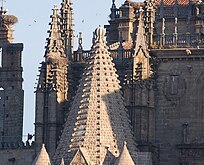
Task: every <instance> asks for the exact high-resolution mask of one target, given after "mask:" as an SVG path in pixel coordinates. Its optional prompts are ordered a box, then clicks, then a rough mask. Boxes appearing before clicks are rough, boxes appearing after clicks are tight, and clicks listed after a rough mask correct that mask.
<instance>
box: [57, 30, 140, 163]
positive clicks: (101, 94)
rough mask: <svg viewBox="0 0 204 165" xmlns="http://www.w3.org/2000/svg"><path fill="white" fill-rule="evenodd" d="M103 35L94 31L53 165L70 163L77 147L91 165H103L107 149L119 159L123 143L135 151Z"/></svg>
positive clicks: (115, 75) (118, 86)
mask: <svg viewBox="0 0 204 165" xmlns="http://www.w3.org/2000/svg"><path fill="white" fill-rule="evenodd" d="M104 36H105V30H104V29H103V28H101V27H99V28H98V29H96V31H95V36H94V43H93V46H92V48H91V55H90V59H89V62H88V64H87V67H86V68H85V72H84V74H83V77H82V80H81V82H80V85H79V88H78V90H77V93H76V96H75V99H74V101H73V104H72V107H71V110H70V113H69V115H68V118H67V122H66V124H65V127H64V131H63V133H62V136H61V139H60V141H59V145H58V147H57V150H56V153H55V156H54V162H55V164H56V165H58V164H60V161H61V158H64V161H65V164H70V162H71V161H72V159H73V157H74V155H75V154H76V151H77V150H78V149H79V148H80V147H81V148H84V150H85V151H86V154H87V155H88V156H89V159H90V162H92V163H93V164H94V165H95V164H102V163H103V161H104V159H105V156H106V148H107V147H108V148H109V151H110V152H111V153H112V154H113V155H114V156H115V157H118V156H119V155H120V151H121V150H122V147H123V142H124V141H127V142H128V145H129V147H128V148H129V150H130V152H131V153H135V152H136V146H135V144H134V141H133V135H132V132H131V128H130V121H129V118H128V115H127V109H126V108H125V106H124V100H123V97H122V95H121V91H120V85H119V80H118V79H117V77H118V76H117V74H116V69H115V67H114V64H113V63H112V58H111V57H110V56H109V52H108V48H107V46H106V41H105V39H104ZM76 163H80V162H76Z"/></svg>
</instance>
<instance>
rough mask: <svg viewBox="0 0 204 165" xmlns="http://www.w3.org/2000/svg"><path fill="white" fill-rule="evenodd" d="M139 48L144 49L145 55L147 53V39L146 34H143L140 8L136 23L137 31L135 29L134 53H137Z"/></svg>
mask: <svg viewBox="0 0 204 165" xmlns="http://www.w3.org/2000/svg"><path fill="white" fill-rule="evenodd" d="M140 49H143V51H145V53H146V55H147V54H148V53H147V41H146V36H145V29H144V19H143V9H142V8H140V10H139V25H138V31H137V37H136V43H135V55H137V53H138V51H139V50H140Z"/></svg>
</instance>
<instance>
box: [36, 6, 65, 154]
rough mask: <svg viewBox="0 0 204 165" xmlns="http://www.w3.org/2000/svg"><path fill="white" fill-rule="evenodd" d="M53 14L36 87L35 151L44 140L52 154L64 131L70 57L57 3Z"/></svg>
mask: <svg viewBox="0 0 204 165" xmlns="http://www.w3.org/2000/svg"><path fill="white" fill-rule="evenodd" d="M51 18H52V21H51V23H50V25H51V28H50V31H49V33H50V34H49V37H48V38H47V41H48V43H47V46H46V52H45V62H42V65H41V67H40V75H39V81H38V84H37V90H36V119H35V132H36V135H35V140H36V152H38V151H39V150H40V148H41V145H42V144H45V146H46V148H47V150H48V153H49V154H50V156H52V155H53V153H54V151H55V148H56V145H57V141H58V140H59V136H60V134H61V129H62V125H63V123H64V105H65V103H66V101H67V92H68V81H67V76H68V75H67V74H68V73H67V69H68V59H67V57H66V53H65V51H64V46H63V40H62V37H61V26H60V25H61V23H60V18H61V17H60V16H59V14H58V9H57V7H56V6H55V8H54V9H53V15H52V16H51Z"/></svg>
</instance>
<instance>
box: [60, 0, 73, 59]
mask: <svg viewBox="0 0 204 165" xmlns="http://www.w3.org/2000/svg"><path fill="white" fill-rule="evenodd" d="M72 5H73V3H72V1H71V0H63V1H62V3H61V18H62V35H63V37H64V41H63V44H64V46H65V53H66V56H67V58H68V59H69V60H70V61H72V60H73V48H74V24H73V7H72Z"/></svg>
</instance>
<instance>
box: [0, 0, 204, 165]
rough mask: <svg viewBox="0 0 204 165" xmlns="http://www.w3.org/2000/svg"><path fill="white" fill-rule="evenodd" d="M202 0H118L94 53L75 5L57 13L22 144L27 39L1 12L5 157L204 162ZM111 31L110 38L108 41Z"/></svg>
mask: <svg viewBox="0 0 204 165" xmlns="http://www.w3.org/2000/svg"><path fill="white" fill-rule="evenodd" d="M203 13H204V2H203V1H195V0H155V1H153V0H145V1H144V2H134V1H132V0H126V1H125V2H124V3H123V4H122V5H121V6H120V7H117V6H116V3H115V0H112V6H111V9H110V19H109V24H108V25H105V26H104V28H105V29H104V28H102V27H99V28H97V29H96V30H95V32H94V35H93V45H92V47H91V49H90V50H84V49H83V42H82V35H81V33H80V34H79V38H78V48H77V50H75V51H74V40H73V38H74V25H73V4H72V2H71V0H63V1H62V3H61V8H60V9H58V8H57V7H56V6H55V7H54V9H53V14H52V15H51V22H50V30H49V37H48V38H47V41H48V42H47V45H46V48H45V54H44V61H43V62H42V63H41V66H40V67H39V72H40V74H39V78H38V82H37V86H36V91H35V93H36V110H35V141H34V142H33V143H32V145H30V144H29V142H28V141H27V142H26V144H24V143H22V140H21V138H22V127H23V126H22V125H23V97H24V96H23V89H22V82H23V78H22V71H23V70H22V66H21V52H22V50H23V44H21V43H13V42H12V39H13V38H12V32H13V30H12V25H13V24H14V23H16V22H17V18H16V17H15V16H12V15H8V14H7V13H6V12H5V11H4V10H3V8H1V13H0V53H1V58H2V60H1V64H0V130H1V132H0V161H1V162H2V163H3V164H9V165H10V164H12V165H21V164H26V165H31V164H32V165H45V164H52V165H68V164H70V165H76V164H80V165H82V164H83V165H99V164H104V165H114V164H117V165H134V164H136V165H172V164H175V165H203V164H204V158H203V156H204V133H203V132H204V113H203V112H204V99H203V98H204V97H203V93H204V90H203V89H204V85H203V84H204V82H203V81H204V46H203V44H204V43H203V41H204V17H203ZM105 36H106V40H105Z"/></svg>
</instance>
